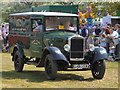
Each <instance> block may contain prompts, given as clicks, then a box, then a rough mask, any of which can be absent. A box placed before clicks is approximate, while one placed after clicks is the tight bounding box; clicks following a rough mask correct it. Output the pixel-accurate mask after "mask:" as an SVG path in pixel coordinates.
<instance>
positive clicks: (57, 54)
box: [40, 47, 69, 66]
mask: <svg viewBox="0 0 120 90" xmlns="http://www.w3.org/2000/svg"><path fill="white" fill-rule="evenodd" d="M47 54H51V55H52V58H53V60H55V61H57V63H59V64H60V63H62V64H63V65H65V66H66V65H67V66H68V65H69V62H68V61H67V59H66V57H65V56H64V55H63V53H62V52H61V51H60V50H59V49H58V48H56V47H45V48H44V50H43V54H42V57H41V61H40V66H44V63H43V62H44V60H45V57H46V55H47Z"/></svg>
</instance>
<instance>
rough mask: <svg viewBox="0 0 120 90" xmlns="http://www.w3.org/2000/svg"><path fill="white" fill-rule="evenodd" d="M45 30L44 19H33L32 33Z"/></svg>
mask: <svg viewBox="0 0 120 90" xmlns="http://www.w3.org/2000/svg"><path fill="white" fill-rule="evenodd" d="M42 30H43V24H42V19H32V31H39V32H41V31H42Z"/></svg>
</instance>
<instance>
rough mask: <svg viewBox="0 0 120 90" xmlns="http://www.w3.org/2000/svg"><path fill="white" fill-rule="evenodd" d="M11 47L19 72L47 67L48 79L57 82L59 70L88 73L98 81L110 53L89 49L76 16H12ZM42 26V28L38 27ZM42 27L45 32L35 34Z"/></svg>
mask: <svg viewBox="0 0 120 90" xmlns="http://www.w3.org/2000/svg"><path fill="white" fill-rule="evenodd" d="M9 19H10V21H9V23H10V26H9V31H10V33H9V45H10V52H11V55H12V61H14V67H15V71H17V72H21V71H22V70H23V67H24V64H28V65H35V66H36V67H45V72H46V77H47V79H50V80H54V79H55V78H56V76H57V71H59V70H71V69H75V70H76V69H88V70H91V71H92V75H93V77H94V78H96V79H102V78H103V76H104V73H105V59H107V53H106V50H105V49H104V48H102V47H96V46H94V45H92V44H91V45H89V51H87V52H85V38H84V37H82V36H80V35H79V32H78V31H79V24H78V23H79V19H78V15H76V14H69V13H59V12H25V13H16V14H10V15H9ZM37 21H40V22H41V25H39V24H38V23H37ZM38 26H40V27H41V30H38V31H34V29H36V27H38Z"/></svg>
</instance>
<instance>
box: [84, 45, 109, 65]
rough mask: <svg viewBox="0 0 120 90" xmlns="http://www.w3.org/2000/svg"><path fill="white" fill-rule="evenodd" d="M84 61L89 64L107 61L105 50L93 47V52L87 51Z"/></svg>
mask: <svg viewBox="0 0 120 90" xmlns="http://www.w3.org/2000/svg"><path fill="white" fill-rule="evenodd" d="M84 58H85V60H88V61H89V62H90V63H94V62H96V61H98V60H105V59H108V55H107V52H106V50H105V49H104V48H103V47H97V46H96V47H95V50H94V51H93V52H91V51H88V52H86V54H85V57H84Z"/></svg>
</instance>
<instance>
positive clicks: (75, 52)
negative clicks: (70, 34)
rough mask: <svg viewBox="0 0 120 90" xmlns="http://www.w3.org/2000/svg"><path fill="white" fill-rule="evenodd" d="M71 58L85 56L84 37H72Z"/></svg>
mask: <svg viewBox="0 0 120 90" xmlns="http://www.w3.org/2000/svg"><path fill="white" fill-rule="evenodd" d="M70 52H71V58H83V55H84V39H82V38H81V39H80V38H74V39H71V48H70Z"/></svg>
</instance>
